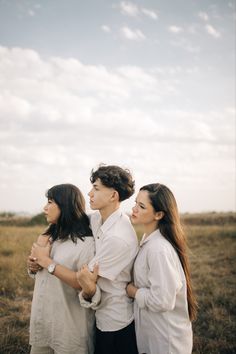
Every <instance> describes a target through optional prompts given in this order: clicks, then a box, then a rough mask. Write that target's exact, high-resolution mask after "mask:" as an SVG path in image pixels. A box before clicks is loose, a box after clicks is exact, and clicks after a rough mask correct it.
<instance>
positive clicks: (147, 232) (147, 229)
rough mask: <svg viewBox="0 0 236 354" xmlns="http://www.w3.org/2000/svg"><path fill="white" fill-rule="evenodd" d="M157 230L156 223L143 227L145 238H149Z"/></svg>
mask: <svg viewBox="0 0 236 354" xmlns="http://www.w3.org/2000/svg"><path fill="white" fill-rule="evenodd" d="M157 229H158V226H157V224H156V222H155V224H149V225H145V227H144V234H145V238H147V237H149V236H150V235H151V234H152V233H153V232H154V231H156V230H157Z"/></svg>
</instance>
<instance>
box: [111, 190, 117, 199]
mask: <svg viewBox="0 0 236 354" xmlns="http://www.w3.org/2000/svg"><path fill="white" fill-rule="evenodd" d="M111 200H112V201H114V200H115V201H119V193H118V192H117V191H116V190H114V191H113V192H112V195H111Z"/></svg>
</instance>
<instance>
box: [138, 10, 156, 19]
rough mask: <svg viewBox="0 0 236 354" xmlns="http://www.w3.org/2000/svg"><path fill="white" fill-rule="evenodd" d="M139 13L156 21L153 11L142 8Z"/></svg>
mask: <svg viewBox="0 0 236 354" xmlns="http://www.w3.org/2000/svg"><path fill="white" fill-rule="evenodd" d="M141 11H142V12H143V13H144V15H146V16H148V17H150V18H151V19H153V20H157V18H158V16H157V13H156V12H155V11H153V10H149V9H146V8H142V9H141Z"/></svg>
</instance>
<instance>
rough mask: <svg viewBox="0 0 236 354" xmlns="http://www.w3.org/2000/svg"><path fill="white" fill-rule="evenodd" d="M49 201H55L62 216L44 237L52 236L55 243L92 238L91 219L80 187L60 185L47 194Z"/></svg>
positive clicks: (48, 229)
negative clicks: (57, 241) (86, 211)
mask: <svg viewBox="0 0 236 354" xmlns="http://www.w3.org/2000/svg"><path fill="white" fill-rule="evenodd" d="M46 197H47V198H48V200H53V201H54V202H55V203H56V204H57V205H58V207H59V209H60V212H61V213H60V216H59V219H58V221H57V223H56V224H50V225H49V227H48V228H47V229H46V231H45V232H44V235H50V237H51V238H52V240H53V241H55V240H57V239H60V240H67V239H68V238H71V239H72V241H73V242H75V243H76V242H77V238H80V239H81V240H83V238H84V237H86V236H92V231H91V229H90V227H89V218H88V216H87V214H86V213H85V200H84V197H83V195H82V193H81V191H80V190H79V188H78V187H76V186H74V185H73V184H69V183H67V184H59V185H56V186H53V187H52V188H50V189H49V190H48V191H47V192H46Z"/></svg>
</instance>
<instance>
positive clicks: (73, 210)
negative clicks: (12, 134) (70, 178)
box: [28, 184, 95, 354]
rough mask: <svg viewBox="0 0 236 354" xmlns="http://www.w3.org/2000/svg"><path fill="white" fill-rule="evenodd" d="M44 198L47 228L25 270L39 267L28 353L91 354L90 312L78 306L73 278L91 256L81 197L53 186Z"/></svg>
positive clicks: (74, 191)
mask: <svg viewBox="0 0 236 354" xmlns="http://www.w3.org/2000/svg"><path fill="white" fill-rule="evenodd" d="M46 197H47V198H48V202H47V204H46V206H45V207H44V213H45V216H46V218H47V221H48V223H49V227H48V228H47V230H46V231H45V232H44V233H43V234H42V235H41V236H39V239H38V243H40V244H41V246H40V245H39V244H38V243H35V244H34V245H33V247H32V254H31V256H30V258H29V261H28V267H29V270H30V271H33V272H34V271H37V270H38V266H40V267H41V270H39V271H37V272H36V273H37V274H36V275H35V287H34V294H33V301H32V310H31V318H30V344H31V346H32V347H31V354H44V353H45V354H46V353H52V354H53V353H55V354H68V353H70V354H78V353H80V354H92V353H93V351H94V343H93V339H94V311H93V310H91V309H85V308H83V307H81V306H80V302H79V297H78V291H79V289H80V286H79V284H78V281H77V279H76V272H77V271H78V270H79V269H80V268H81V267H82V266H83V264H87V263H88V262H89V261H90V260H91V259H92V258H93V256H94V253H95V248H94V239H93V236H92V231H91V229H90V226H89V218H88V216H87V215H86V213H85V201H84V197H83V195H82V193H81V191H80V190H79V188H77V187H76V186H74V185H72V184H60V185H56V186H54V187H52V188H50V189H49V190H48V191H47V193H46ZM48 239H50V242H48ZM42 246H44V247H42ZM36 263H37V264H36Z"/></svg>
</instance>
